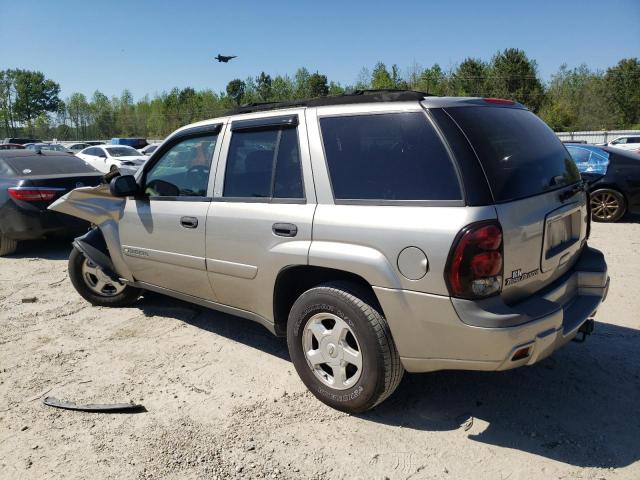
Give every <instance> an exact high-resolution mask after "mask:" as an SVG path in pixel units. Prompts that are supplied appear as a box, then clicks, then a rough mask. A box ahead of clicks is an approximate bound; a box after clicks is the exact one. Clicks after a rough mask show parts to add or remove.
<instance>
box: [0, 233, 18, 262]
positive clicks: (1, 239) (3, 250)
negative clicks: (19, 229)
mask: <svg viewBox="0 0 640 480" xmlns="http://www.w3.org/2000/svg"><path fill="white" fill-rule="evenodd" d="M17 248H18V242H17V241H16V240H13V239H11V238H7V237H5V236H3V235H0V257H4V256H5V255H11V254H12V253H14V252H15V251H16V249H17Z"/></svg>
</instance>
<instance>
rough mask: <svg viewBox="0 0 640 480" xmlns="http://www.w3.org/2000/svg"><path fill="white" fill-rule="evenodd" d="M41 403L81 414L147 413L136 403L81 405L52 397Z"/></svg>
mask: <svg viewBox="0 0 640 480" xmlns="http://www.w3.org/2000/svg"><path fill="white" fill-rule="evenodd" d="M43 403H44V404H45V405H47V406H49V407H55V408H63V409H65V410H78V411H82V412H98V413H138V412H146V411H147V409H146V408H144V406H143V405H140V404H136V403H88V404H85V405H82V404H76V403H74V402H66V401H63V400H58V399H57V398H54V397H45V399H44V400H43Z"/></svg>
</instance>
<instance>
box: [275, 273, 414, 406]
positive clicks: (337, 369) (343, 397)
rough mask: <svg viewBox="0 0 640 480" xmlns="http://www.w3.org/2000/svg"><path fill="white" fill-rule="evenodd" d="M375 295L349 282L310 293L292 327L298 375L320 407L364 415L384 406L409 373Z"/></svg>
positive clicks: (296, 312) (292, 314) (297, 310)
mask: <svg viewBox="0 0 640 480" xmlns="http://www.w3.org/2000/svg"><path fill="white" fill-rule="evenodd" d="M369 297H370V294H369V293H368V292H366V291H363V290H362V289H359V288H358V286H357V285H353V284H350V283H346V282H332V283H325V284H322V285H319V286H317V287H314V288H312V289H310V290H307V291H306V292H305V293H303V294H302V295H301V296H300V297H299V298H298V299H297V300H296V301H295V303H294V304H293V307H292V308H291V312H290V313H289V320H288V323H287V344H288V346H289V354H290V356H291V360H292V361H293V365H294V366H295V368H296V371H297V372H298V375H299V376H300V378H301V379H302V381H303V382H304V384H305V385H306V386H307V388H308V389H309V390H310V391H311V393H313V394H314V395H315V396H316V397H317V398H318V399H319V400H320V401H321V402H323V403H325V404H327V405H329V406H330V407H332V408H335V409H337V410H341V411H343V412H348V413H360V412H364V411H366V410H369V409H371V408H373V407H375V406H376V405H378V404H379V403H381V402H383V401H384V400H385V399H386V398H387V397H388V396H389V395H391V394H392V393H393V392H394V390H395V389H396V388H397V387H398V385H399V384H400V380H401V379H402V375H403V374H404V369H403V368H402V364H401V363H400V357H399V355H398V352H397V350H396V346H395V343H394V342H393V338H392V337H391V331H390V330H389V325H388V324H387V321H386V319H385V318H384V317H383V316H382V314H381V312H380V311H379V307H377V306H376V305H377V302H376V301H375V299H373V298H369Z"/></svg>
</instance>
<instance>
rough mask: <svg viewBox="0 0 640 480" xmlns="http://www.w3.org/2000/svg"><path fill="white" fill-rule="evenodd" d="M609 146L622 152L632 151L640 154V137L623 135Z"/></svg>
mask: <svg viewBox="0 0 640 480" xmlns="http://www.w3.org/2000/svg"><path fill="white" fill-rule="evenodd" d="M607 145H609V146H610V147H614V148H619V149H620V150H630V151H632V152H636V153H640V135H623V136H621V137H618V138H616V139H615V140H612V141H611V142H609V143H608V144H607Z"/></svg>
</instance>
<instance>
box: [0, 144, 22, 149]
mask: <svg viewBox="0 0 640 480" xmlns="http://www.w3.org/2000/svg"><path fill="white" fill-rule="evenodd" d="M23 148H24V145H21V144H19V143H0V150H21V149H23Z"/></svg>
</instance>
